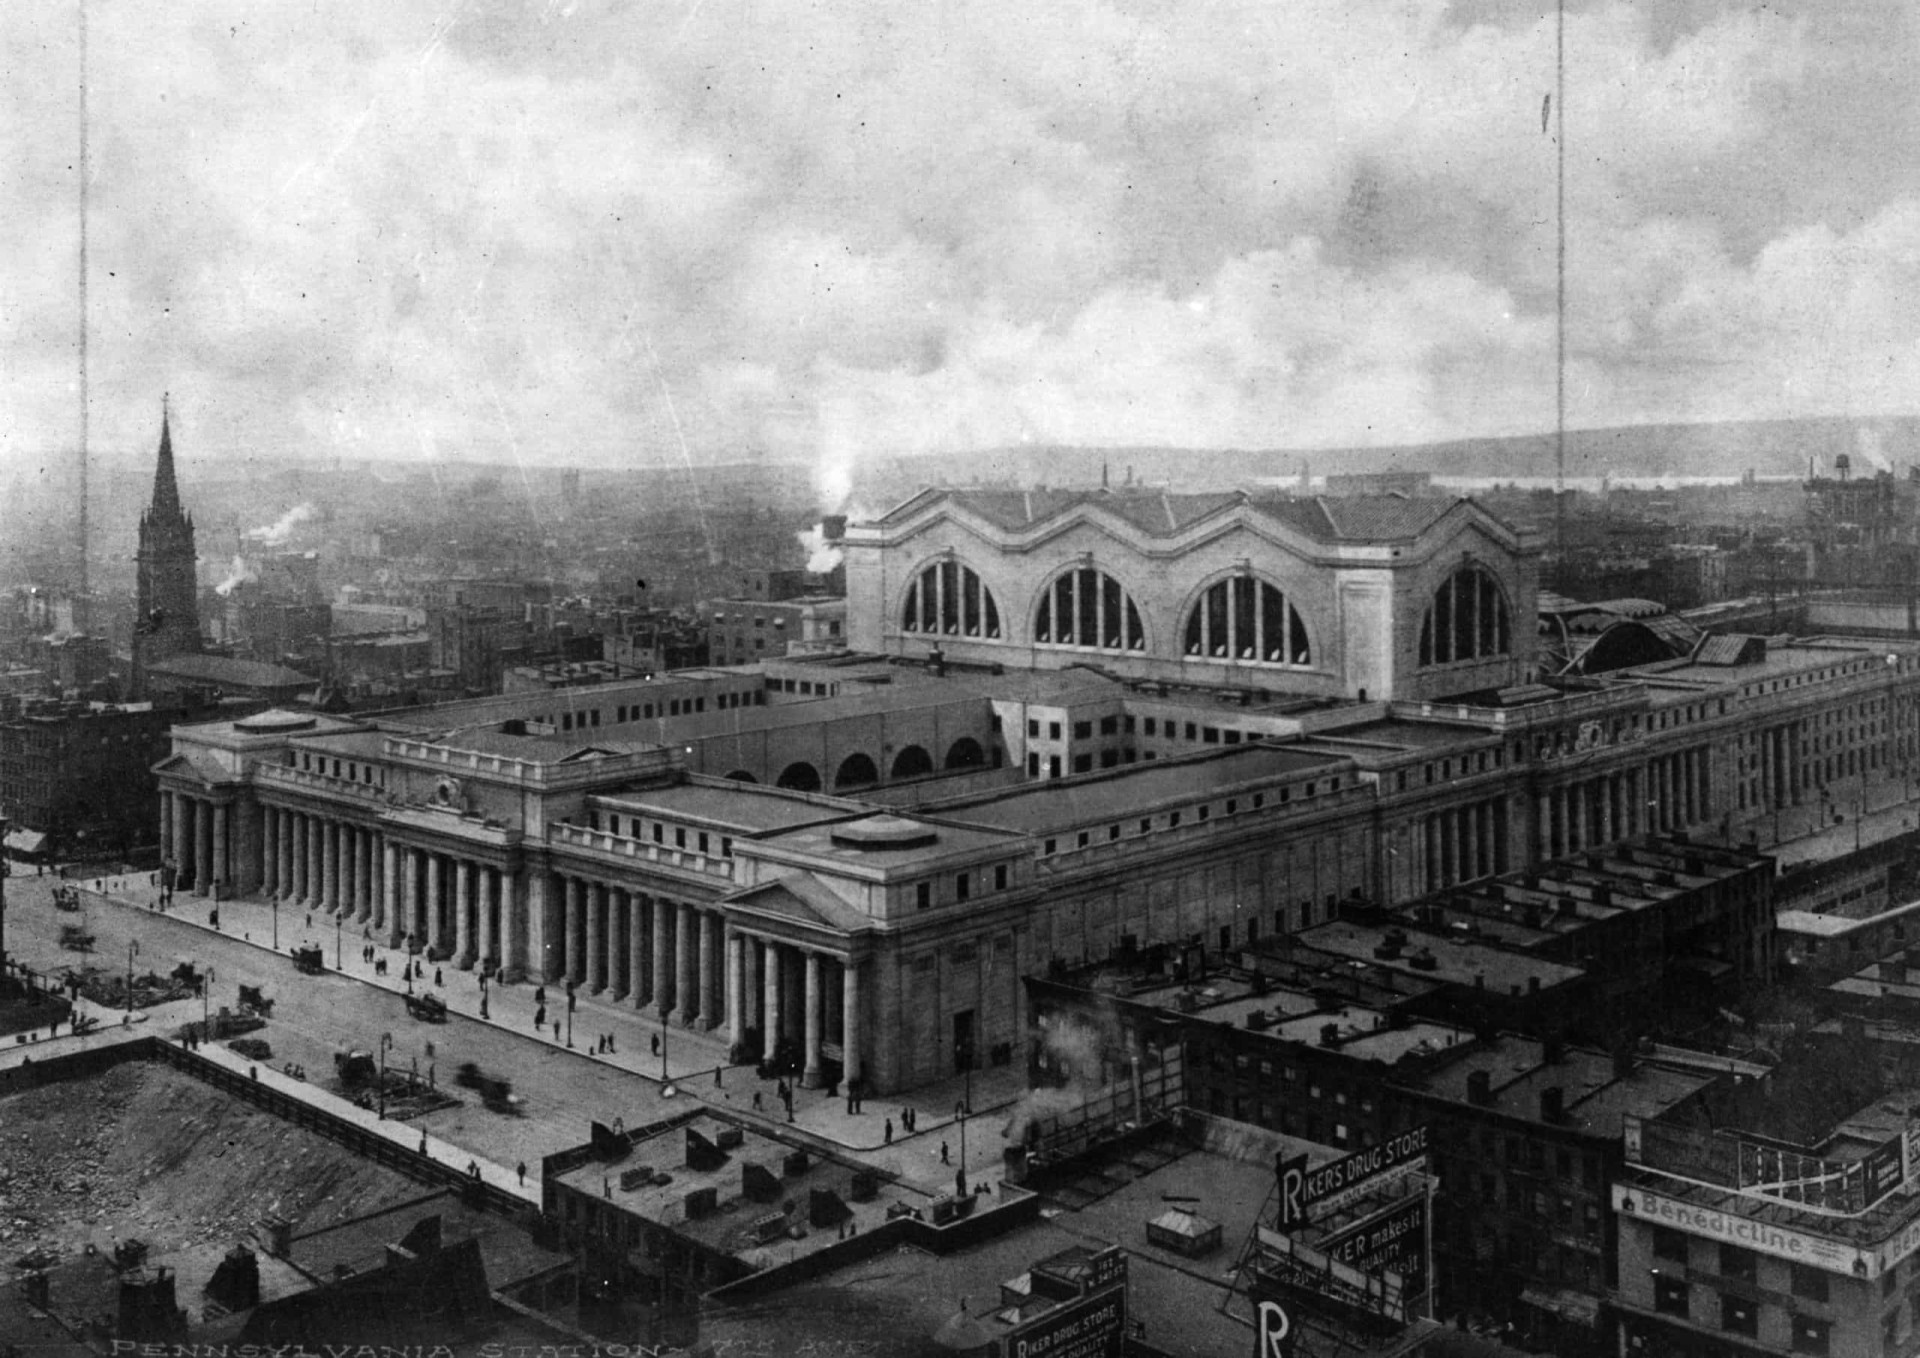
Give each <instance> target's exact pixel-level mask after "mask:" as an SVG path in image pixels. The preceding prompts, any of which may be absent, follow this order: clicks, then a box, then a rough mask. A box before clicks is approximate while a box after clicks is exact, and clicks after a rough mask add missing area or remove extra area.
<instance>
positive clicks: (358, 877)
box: [353, 830, 374, 921]
mask: <svg viewBox="0 0 1920 1358" xmlns="http://www.w3.org/2000/svg"><path fill="white" fill-rule="evenodd" d="M373 836H374V832H373V831H372V830H362V831H361V832H360V833H359V834H358V835H356V836H355V837H354V842H353V843H354V852H355V853H356V854H358V855H359V859H358V862H359V866H358V868H357V869H356V870H355V872H354V896H353V917H354V918H355V919H356V920H361V921H364V920H365V919H366V918H367V917H368V916H369V915H371V914H372V913H373Z"/></svg>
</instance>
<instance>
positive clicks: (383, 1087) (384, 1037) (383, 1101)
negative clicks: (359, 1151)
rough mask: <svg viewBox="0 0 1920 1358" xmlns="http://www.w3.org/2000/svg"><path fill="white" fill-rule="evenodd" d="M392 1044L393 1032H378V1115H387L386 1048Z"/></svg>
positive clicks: (383, 1116)
mask: <svg viewBox="0 0 1920 1358" xmlns="http://www.w3.org/2000/svg"><path fill="white" fill-rule="evenodd" d="M392 1046H393V1034H392V1033H382V1034H380V1114H379V1115H380V1117H382V1118H385V1117H386V1115H387V1050H388V1049H389V1048H390V1047H392Z"/></svg>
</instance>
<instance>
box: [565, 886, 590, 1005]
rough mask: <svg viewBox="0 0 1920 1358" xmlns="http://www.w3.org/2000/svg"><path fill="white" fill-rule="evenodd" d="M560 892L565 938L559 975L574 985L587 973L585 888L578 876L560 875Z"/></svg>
mask: <svg viewBox="0 0 1920 1358" xmlns="http://www.w3.org/2000/svg"><path fill="white" fill-rule="evenodd" d="M560 892H561V901H562V904H563V908H564V909H565V911H566V923H565V925H564V926H563V927H562V929H561V935H562V937H563V938H564V939H565V940H566V956H565V957H564V958H563V959H562V961H561V973H560V974H561V975H563V976H565V977H566V978H567V979H568V980H569V981H572V982H573V983H574V984H575V985H576V986H577V985H579V984H580V982H581V980H582V979H584V978H585V976H586V974H587V968H586V951H587V947H586V944H587V925H586V919H585V916H586V903H585V896H586V888H585V886H584V885H583V884H582V883H581V881H580V879H579V878H578V877H567V876H564V875H563V876H562V877H561V878H560Z"/></svg>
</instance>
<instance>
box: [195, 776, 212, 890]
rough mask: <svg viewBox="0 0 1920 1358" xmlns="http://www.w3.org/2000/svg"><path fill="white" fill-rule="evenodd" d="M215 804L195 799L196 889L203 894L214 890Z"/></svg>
mask: <svg viewBox="0 0 1920 1358" xmlns="http://www.w3.org/2000/svg"><path fill="white" fill-rule="evenodd" d="M212 812H213V805H212V803H210V802H206V801H202V800H199V799H198V798H196V799H195V802H194V808H193V819H194V827H193V839H194V865H193V880H194V883H195V887H194V889H195V890H196V891H197V892H198V893H199V894H200V895H202V896H205V895H208V894H209V893H211V892H212V890H213V815H212Z"/></svg>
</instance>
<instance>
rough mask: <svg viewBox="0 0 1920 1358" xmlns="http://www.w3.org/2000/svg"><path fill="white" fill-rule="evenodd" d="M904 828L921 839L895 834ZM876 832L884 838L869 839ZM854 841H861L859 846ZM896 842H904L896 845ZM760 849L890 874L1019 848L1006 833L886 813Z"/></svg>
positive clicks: (802, 832) (817, 828)
mask: <svg viewBox="0 0 1920 1358" xmlns="http://www.w3.org/2000/svg"><path fill="white" fill-rule="evenodd" d="M902 826H910V827H914V828H915V829H917V830H918V831H920V833H919V834H916V835H907V834H905V832H904V831H903V832H902V833H901V834H900V835H899V836H896V835H894V834H893V833H891V832H892V830H893V829H895V828H897V827H902ZM875 827H878V828H879V829H880V830H882V831H883V832H884V833H882V834H877V835H876V834H868V833H866V832H867V831H869V830H872V829H874V828H875ZM851 836H857V837H858V841H857V842H856V841H855V839H854V838H852V837H851ZM896 839H897V840H898V841H899V842H895V841H896ZM760 843H761V844H762V845H765V846H767V847H769V848H773V849H779V850H786V851H788V852H792V853H799V854H806V855H808V856H811V857H821V858H832V859H834V860H836V862H837V863H838V864H839V865H840V866H842V867H845V868H848V869H859V868H869V869H874V870H878V871H881V872H885V871H888V870H890V869H901V870H918V869H924V868H926V867H928V866H930V865H932V864H937V863H941V862H944V861H946V860H947V859H949V858H954V859H968V860H971V859H973V858H978V857H983V856H987V855H991V854H995V853H1002V854H1004V853H1010V852H1012V851H1013V850H1014V849H1015V848H1016V847H1017V844H1018V840H1017V839H1016V837H1015V836H1014V835H1012V834H1009V833H1007V832H1005V831H999V830H993V829H983V828H980V827H978V826H974V825H965V824H956V823H954V822H951V821H946V820H930V819H922V818H918V817H906V816H898V815H894V814H892V813H884V814H881V815H872V816H866V817H863V818H861V819H858V820H847V819H844V818H842V819H841V820H838V821H836V822H834V823H832V824H814V825H804V826H801V827H800V828H798V829H795V830H789V831H787V832H786V833H784V834H779V835H774V836H771V837H769V838H767V839H763V840H761V841H760Z"/></svg>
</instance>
